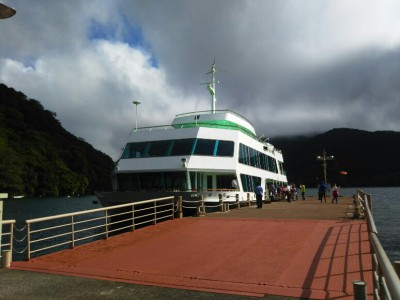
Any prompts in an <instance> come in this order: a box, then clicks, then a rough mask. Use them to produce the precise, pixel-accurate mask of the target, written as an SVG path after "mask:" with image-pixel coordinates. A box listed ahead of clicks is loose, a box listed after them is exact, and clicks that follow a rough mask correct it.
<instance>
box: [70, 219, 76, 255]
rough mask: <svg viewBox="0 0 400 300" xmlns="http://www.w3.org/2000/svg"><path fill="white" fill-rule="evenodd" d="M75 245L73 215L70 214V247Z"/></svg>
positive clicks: (72, 247)
mask: <svg viewBox="0 0 400 300" xmlns="http://www.w3.org/2000/svg"><path fill="white" fill-rule="evenodd" d="M74 247H75V224H74V216H71V246H70V248H71V249H74Z"/></svg>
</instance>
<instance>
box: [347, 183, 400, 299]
mask: <svg viewBox="0 0 400 300" xmlns="http://www.w3.org/2000/svg"><path fill="white" fill-rule="evenodd" d="M354 201H355V217H360V216H362V215H364V217H365V218H366V220H367V224H368V233H369V238H370V243H371V253H372V271H373V283H374V287H373V288H374V299H400V280H399V276H398V275H397V273H396V271H395V269H394V267H393V265H392V263H391V262H390V259H389V258H388V256H387V255H386V252H385V250H384V249H383V247H382V245H381V243H380V242H379V239H378V230H377V228H376V225H375V221H374V217H373V215H372V200H371V195H370V194H366V193H364V192H363V191H361V190H357V194H356V196H355V199H354ZM355 296H356V294H355ZM355 299H356V298H355ZM359 299H361V298H359ZM365 299H366V298H365Z"/></svg>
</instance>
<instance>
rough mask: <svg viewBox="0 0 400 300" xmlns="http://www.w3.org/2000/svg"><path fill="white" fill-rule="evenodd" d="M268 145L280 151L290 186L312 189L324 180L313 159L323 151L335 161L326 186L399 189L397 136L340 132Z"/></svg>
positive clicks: (399, 146)
mask: <svg viewBox="0 0 400 300" xmlns="http://www.w3.org/2000/svg"><path fill="white" fill-rule="evenodd" d="M271 143H272V144H274V145H275V146H276V147H278V148H279V149H281V150H282V151H283V155H284V159H285V168H286V172H287V175H288V179H289V181H290V182H294V183H297V184H300V183H304V184H306V185H308V186H310V187H312V186H315V185H316V184H317V182H318V181H320V180H323V177H324V175H323V167H322V162H321V161H317V160H316V157H317V156H322V152H323V150H324V149H325V150H326V153H327V155H328V156H330V155H333V156H334V157H335V159H334V160H333V161H327V178H328V182H329V183H337V184H338V185H341V186H352V187H365V186H400V156H399V155H398V153H400V132H393V131H376V132H368V131H363V130H357V129H346V128H340V129H333V130H330V131H328V132H326V133H323V134H319V135H316V136H312V137H296V138H275V139H271ZM340 171H346V172H347V173H348V174H347V175H341V173H340Z"/></svg>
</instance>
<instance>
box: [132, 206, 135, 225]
mask: <svg viewBox="0 0 400 300" xmlns="http://www.w3.org/2000/svg"><path fill="white" fill-rule="evenodd" d="M134 230H135V205H134V204H133V205H132V231H134Z"/></svg>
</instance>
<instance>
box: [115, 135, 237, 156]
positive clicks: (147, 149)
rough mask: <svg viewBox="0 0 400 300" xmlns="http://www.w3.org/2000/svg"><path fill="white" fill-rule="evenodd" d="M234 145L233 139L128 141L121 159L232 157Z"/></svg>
mask: <svg viewBox="0 0 400 300" xmlns="http://www.w3.org/2000/svg"><path fill="white" fill-rule="evenodd" d="M234 146H235V144H234V142H233V141H223V140H212V139H196V138H192V139H179V140H166V141H149V142H138V143H128V144H127V145H126V146H125V149H124V152H123V153H122V155H121V159H128V158H144V157H163V156H180V155H207V156H228V157H232V156H233V152H234Z"/></svg>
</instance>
